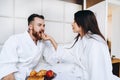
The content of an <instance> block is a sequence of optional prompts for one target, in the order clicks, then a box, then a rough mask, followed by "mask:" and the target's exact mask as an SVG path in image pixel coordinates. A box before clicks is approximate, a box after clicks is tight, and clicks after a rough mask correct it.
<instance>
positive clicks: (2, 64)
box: [0, 36, 18, 80]
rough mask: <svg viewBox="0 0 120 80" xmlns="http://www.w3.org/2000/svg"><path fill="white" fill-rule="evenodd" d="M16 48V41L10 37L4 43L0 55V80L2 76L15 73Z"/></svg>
mask: <svg viewBox="0 0 120 80" xmlns="http://www.w3.org/2000/svg"><path fill="white" fill-rule="evenodd" d="M16 48H17V47H16V41H15V38H14V37H13V36H12V37H10V38H9V39H8V40H7V41H6V42H5V44H4V46H3V48H2V50H1V53H0V80H1V79H2V78H3V77H4V76H6V75H8V74H10V73H13V72H16V71H17V68H16V63H17V61H18V56H17V54H16Z"/></svg>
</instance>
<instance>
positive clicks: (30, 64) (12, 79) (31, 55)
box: [0, 14, 57, 80]
mask: <svg viewBox="0 0 120 80" xmlns="http://www.w3.org/2000/svg"><path fill="white" fill-rule="evenodd" d="M44 29H45V21H44V17H43V16H42V15H38V14H32V15H30V16H29V18H28V31H26V32H24V33H23V34H17V35H13V36H11V37H10V38H9V39H8V40H7V41H6V42H5V44H4V46H3V48H2V51H1V53H0V80H1V79H2V80H25V78H26V76H28V75H29V72H30V71H31V70H33V69H34V68H35V67H36V66H37V65H38V63H39V61H40V59H41V56H42V55H43V52H44V50H45V48H46V47H47V46H48V47H49V44H50V43H48V42H46V41H44V40H49V41H50V42H51V43H52V46H53V48H54V49H55V50H56V48H57V44H56V43H55V41H54V39H53V38H51V37H50V36H48V35H45V34H44ZM53 48H50V47H49V49H50V50H53Z"/></svg>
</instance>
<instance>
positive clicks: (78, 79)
mask: <svg viewBox="0 0 120 80" xmlns="http://www.w3.org/2000/svg"><path fill="white" fill-rule="evenodd" d="M69 48H70V47H69ZM45 56H48V54H46V55H45ZM49 56H51V57H49V58H46V61H47V62H48V63H51V64H53V65H54V67H53V70H54V71H56V72H57V73H59V74H58V76H57V77H56V79H55V80H120V79H119V78H118V77H116V76H114V75H113V74H112V63H111V58H110V54H109V51H108V46H107V44H106V42H105V41H104V40H103V39H102V38H101V37H100V36H98V35H95V34H91V33H88V34H86V35H85V36H84V37H83V38H82V39H81V38H79V39H78V41H77V42H76V44H75V45H74V46H73V47H72V48H70V49H68V47H67V48H65V47H64V48H63V47H60V46H58V49H57V53H53V54H52V55H50V54H49ZM55 62H56V63H57V64H55ZM66 63H67V64H66ZM66 65H67V66H66ZM59 75H61V76H63V77H61V79H60V76H59ZM71 76H72V77H71ZM65 78H66V79H65Z"/></svg>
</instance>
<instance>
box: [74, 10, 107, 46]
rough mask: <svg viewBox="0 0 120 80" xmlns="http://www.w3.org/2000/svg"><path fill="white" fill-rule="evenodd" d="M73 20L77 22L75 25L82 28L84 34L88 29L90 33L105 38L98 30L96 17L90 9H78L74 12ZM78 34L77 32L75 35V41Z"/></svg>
mask: <svg viewBox="0 0 120 80" xmlns="http://www.w3.org/2000/svg"><path fill="white" fill-rule="evenodd" d="M74 20H75V22H76V23H77V25H78V26H79V27H81V28H82V30H83V33H84V34H86V33H87V32H88V31H91V33H92V34H97V35H99V36H101V37H102V38H103V39H104V40H105V38H104V36H103V35H102V34H101V32H100V30H99V27H98V23H97V20H96V17H95V15H94V13H93V12H92V11H90V10H81V11H78V12H76V13H75V14H74ZM79 36H80V34H78V35H77V36H76V37H75V39H76V41H75V43H76V42H77V41H78V38H79ZM75 43H74V44H75ZM74 44H73V46H74Z"/></svg>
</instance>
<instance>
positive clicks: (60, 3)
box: [0, 0, 120, 58]
mask: <svg viewBox="0 0 120 80" xmlns="http://www.w3.org/2000/svg"><path fill="white" fill-rule="evenodd" d="M82 9H89V10H92V11H93V12H94V13H95V15H96V17H97V20H98V24H99V28H100V31H101V32H102V34H103V35H104V36H105V38H106V40H107V41H108V43H109V49H110V51H111V55H115V56H116V57H118V58H120V42H119V41H120V36H119V34H120V0H0V50H1V48H2V46H3V44H4V42H5V41H6V40H7V39H8V38H9V36H11V35H13V34H18V33H22V32H24V31H26V30H27V27H28V25H27V18H28V16H29V15H30V14H32V13H37V14H42V15H44V16H45V21H46V27H45V29H46V31H45V32H46V33H47V34H49V35H51V36H52V37H54V38H55V40H56V41H57V43H59V44H61V45H63V44H68V43H71V42H72V41H73V40H74V37H75V36H76V34H75V33H73V31H72V27H71V23H72V22H73V20H74V19H73V17H74V13H75V12H77V11H78V10H82Z"/></svg>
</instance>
